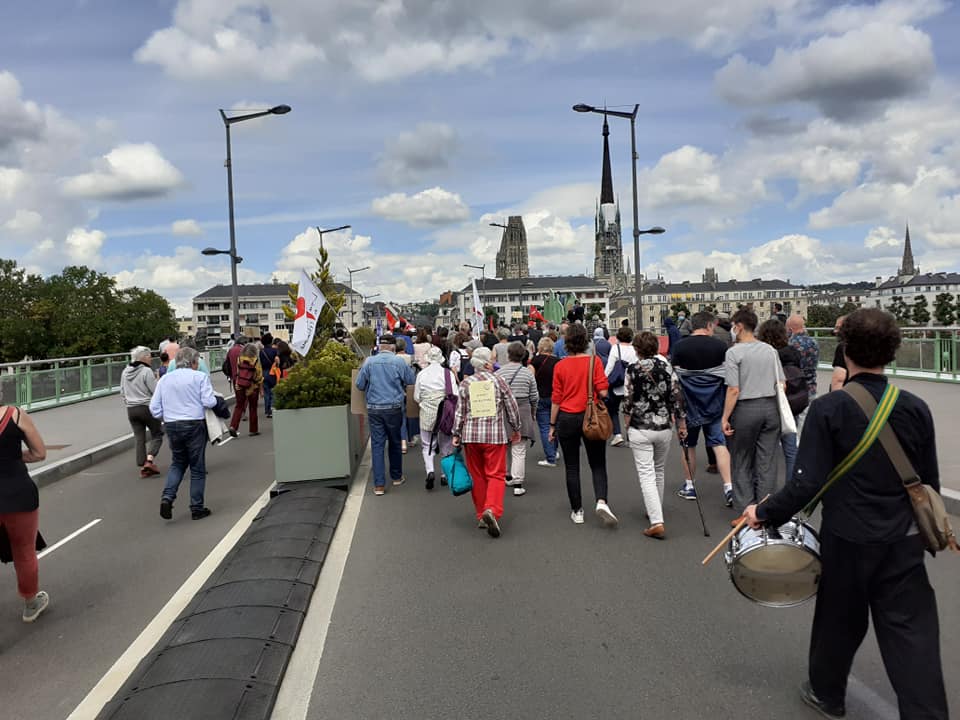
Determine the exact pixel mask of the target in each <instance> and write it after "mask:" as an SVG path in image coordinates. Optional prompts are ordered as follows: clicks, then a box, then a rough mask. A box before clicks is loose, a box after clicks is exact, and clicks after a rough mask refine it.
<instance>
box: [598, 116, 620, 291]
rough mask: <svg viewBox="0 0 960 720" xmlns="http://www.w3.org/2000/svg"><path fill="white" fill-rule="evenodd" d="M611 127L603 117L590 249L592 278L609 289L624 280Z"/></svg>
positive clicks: (605, 117)
mask: <svg viewBox="0 0 960 720" xmlns="http://www.w3.org/2000/svg"><path fill="white" fill-rule="evenodd" d="M609 135H610V128H609V126H608V125H607V116H606V115H604V116H603V171H602V175H601V178H600V202H599V203H598V204H597V219H596V236H595V237H596V239H595V241H594V249H593V276H594V278H595V279H597V280H603V281H605V282H607V283H608V284H609V285H610V286H611V287H613V286H614V285H617V284H618V283H619V282H621V280H622V278H623V246H622V237H621V234H620V204H619V203H618V202H617V200H616V198H615V197H614V195H613V173H612V172H611V171H610V142H609V141H608V140H607V138H608V137H609Z"/></svg>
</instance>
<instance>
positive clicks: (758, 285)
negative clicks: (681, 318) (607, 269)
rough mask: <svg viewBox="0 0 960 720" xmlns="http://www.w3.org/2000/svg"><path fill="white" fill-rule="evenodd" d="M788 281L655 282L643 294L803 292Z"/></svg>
mask: <svg viewBox="0 0 960 720" xmlns="http://www.w3.org/2000/svg"><path fill="white" fill-rule="evenodd" d="M801 289H802V288H801V287H800V286H799V285H794V284H792V283H791V282H790V281H788V280H761V279H760V278H754V279H753V280H724V281H723V282H716V283H706V282H682V283H668V282H664V281H663V280H653V281H650V282H648V283H646V284H645V285H644V288H643V292H644V294H645V295H649V294H675V293H707V292H744V291H746V292H750V291H759V290H801Z"/></svg>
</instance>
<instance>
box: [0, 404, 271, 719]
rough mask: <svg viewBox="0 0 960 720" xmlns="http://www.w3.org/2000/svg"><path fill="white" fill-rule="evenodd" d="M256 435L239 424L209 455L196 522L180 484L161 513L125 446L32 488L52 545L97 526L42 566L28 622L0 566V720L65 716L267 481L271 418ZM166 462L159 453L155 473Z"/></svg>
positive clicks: (154, 488) (154, 483) (156, 490)
mask: <svg viewBox="0 0 960 720" xmlns="http://www.w3.org/2000/svg"><path fill="white" fill-rule="evenodd" d="M41 416H42V414H41ZM244 425H245V424H244ZM261 432H262V433H263V434H262V435H261V436H259V437H253V438H250V437H246V436H245V432H244V431H243V429H241V436H240V437H239V438H238V439H236V440H234V441H232V442H230V443H228V444H227V445H225V446H224V447H223V448H220V449H217V448H209V449H208V451H207V468H208V470H209V476H208V478H207V492H206V502H207V505H208V507H210V509H211V510H213V515H211V516H210V517H209V518H206V519H204V520H202V521H197V522H194V521H193V520H191V519H190V510H189V490H188V487H189V480H188V479H186V480H184V483H183V485H181V488H180V497H179V498H178V500H177V503H176V506H175V507H174V517H173V520H172V521H169V522H167V521H164V520H162V519H161V518H160V515H159V508H160V491H161V489H162V487H163V482H164V477H165V476H160V477H157V478H153V479H149V480H143V479H141V478H140V477H139V476H138V475H137V472H136V470H135V469H134V468H133V460H132V453H133V451H132V450H131V451H130V453H128V454H124V455H120V456H118V457H115V458H113V459H111V460H109V461H106V462H104V463H101V464H99V465H96V466H94V467H93V468H92V469H91V470H90V471H88V472H83V473H80V474H77V475H74V476H71V477H69V478H66V479H64V480H61V481H60V482H58V483H55V484H53V485H50V486H48V487H45V488H42V489H41V490H40V528H41V531H42V532H43V534H44V537H45V538H46V540H47V542H48V543H49V544H50V545H52V544H53V543H54V542H56V541H57V540H59V539H61V538H64V537H66V536H67V535H69V534H70V533H72V532H74V531H75V530H77V529H78V528H80V527H83V526H84V525H86V524H87V523H89V522H90V521H92V520H95V519H97V518H102V521H101V522H100V523H99V524H97V525H96V526H94V527H92V528H91V529H90V530H88V531H86V532H84V533H83V534H82V535H80V536H78V537H77V538H76V539H74V540H71V541H70V542H68V543H67V544H65V545H63V546H62V547H60V548H58V549H57V550H55V551H54V552H53V553H51V554H50V555H48V556H47V557H45V558H43V559H42V560H41V561H40V585H41V587H42V588H43V589H45V590H47V591H48V592H49V593H50V598H51V601H50V608H49V610H47V612H46V613H44V615H43V616H42V617H41V618H40V619H39V620H38V621H37V622H36V623H34V624H33V625H26V624H24V623H22V622H21V621H20V612H21V610H22V602H21V600H20V599H19V597H18V596H17V594H16V580H15V577H14V573H13V566H12V565H4V566H0V584H2V587H3V588H4V589H5V592H4V593H3V594H2V596H0V677H3V678H4V681H3V682H2V683H0V718H3V720H14V719H17V720H19V719H20V718H36V719H37V720H63V718H65V717H67V716H68V715H69V714H70V713H71V712H72V711H73V709H74V708H75V707H76V706H77V704H78V703H79V702H80V701H81V700H82V699H83V698H84V697H85V696H86V694H87V693H88V692H89V691H90V689H91V688H92V687H93V686H94V685H95V684H96V683H97V682H98V681H99V680H100V678H101V677H102V676H103V674H104V673H105V672H106V671H107V670H108V669H109V668H110V667H111V666H112V665H113V663H114V662H115V661H116V660H117V658H118V657H119V656H120V655H121V654H122V653H123V652H124V651H125V650H126V649H127V647H128V646H129V645H130V643H131V642H132V641H133V640H134V639H135V638H136V637H137V636H138V635H139V634H140V632H141V631H142V630H143V628H144V627H146V626H147V624H148V623H149V622H150V620H152V619H153V617H154V616H155V615H156V614H157V612H158V611H159V610H160V609H161V608H162V607H163V606H164V605H165V604H166V603H167V601H168V600H169V599H170V598H171V596H172V595H173V594H174V593H175V592H176V590H177V589H178V588H179V587H180V585H181V584H182V583H183V582H184V580H186V579H187V577H189V576H190V574H191V573H192V572H193V571H194V570H195V569H196V567H197V566H198V565H199V564H200V563H201V562H202V560H203V559H204V558H205V557H206V556H207V555H208V554H209V553H210V551H211V549H213V547H214V546H215V545H216V544H217V543H218V542H219V541H220V539H221V538H222V537H223V536H224V535H225V534H226V532H227V531H228V530H229V529H230V528H231V527H232V526H233V525H234V523H236V522H237V520H238V519H239V518H240V516H241V515H243V513H244V512H245V511H246V510H247V509H248V508H249V507H250V505H251V504H252V503H253V502H254V501H255V500H256V499H257V498H258V497H259V496H260V495H261V494H262V493H263V492H264V490H266V489H267V487H269V486H270V484H271V483H272V481H273V476H274V472H273V443H272V439H271V432H270V421H269V420H266V421H264V420H261ZM128 455H129V456H128ZM169 457H170V455H169V451H168V449H167V448H166V447H164V449H163V450H162V451H161V455H160V461H159V464H160V467H161V469H162V470H164V471H165V470H166V467H167V461H168V460H169Z"/></svg>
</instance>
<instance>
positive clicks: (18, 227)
mask: <svg viewBox="0 0 960 720" xmlns="http://www.w3.org/2000/svg"><path fill="white" fill-rule="evenodd" d="M42 226H43V216H42V215H41V214H40V213H38V212H36V211H35V210H24V209H22V208H21V209H19V210H17V212H16V214H15V215H14V216H13V217H12V218H10V219H9V220H7V221H6V222H5V223H4V224H3V227H4V229H5V230H9V231H10V232H14V233H32V232H35V231H37V230H39V229H40V228H41V227H42Z"/></svg>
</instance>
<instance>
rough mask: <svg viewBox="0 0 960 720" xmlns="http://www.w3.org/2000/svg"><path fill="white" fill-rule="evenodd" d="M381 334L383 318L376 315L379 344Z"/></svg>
mask: <svg viewBox="0 0 960 720" xmlns="http://www.w3.org/2000/svg"><path fill="white" fill-rule="evenodd" d="M381 335H383V320H382V319H381V317H380V316H379V315H377V345H379V344H380V336H381Z"/></svg>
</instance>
